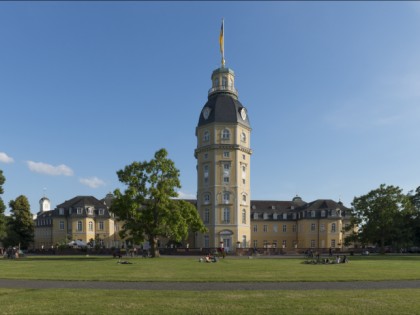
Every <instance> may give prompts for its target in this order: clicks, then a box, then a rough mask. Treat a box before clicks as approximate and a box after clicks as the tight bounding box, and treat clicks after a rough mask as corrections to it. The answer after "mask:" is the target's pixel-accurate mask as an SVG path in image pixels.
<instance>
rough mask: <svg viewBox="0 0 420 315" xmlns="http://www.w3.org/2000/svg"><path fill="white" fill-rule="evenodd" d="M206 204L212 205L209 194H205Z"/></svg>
mask: <svg viewBox="0 0 420 315" xmlns="http://www.w3.org/2000/svg"><path fill="white" fill-rule="evenodd" d="M204 203H206V204H207V203H210V195H209V194H204Z"/></svg>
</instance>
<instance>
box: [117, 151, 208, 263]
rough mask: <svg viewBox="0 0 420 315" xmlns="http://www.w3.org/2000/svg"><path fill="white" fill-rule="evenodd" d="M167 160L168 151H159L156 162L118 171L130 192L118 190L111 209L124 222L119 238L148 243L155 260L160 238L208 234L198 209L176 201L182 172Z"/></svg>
mask: <svg viewBox="0 0 420 315" xmlns="http://www.w3.org/2000/svg"><path fill="white" fill-rule="evenodd" d="M167 156H168V153H167V151H166V150H165V149H160V150H159V151H157V152H156V153H155V155H154V159H152V160H150V161H144V162H133V163H132V164H130V165H127V166H126V167H125V168H124V169H122V170H119V171H118V172H117V175H118V179H119V181H120V182H122V183H123V184H125V185H126V186H127V189H126V190H125V191H124V193H122V192H121V191H120V190H119V189H116V190H115V191H114V195H115V199H114V200H113V202H112V205H111V212H113V213H114V214H115V215H116V216H117V218H118V219H119V220H120V221H122V222H123V226H122V230H121V232H120V235H121V236H122V237H130V238H132V239H133V241H134V242H142V241H144V240H148V241H149V244H150V246H151V253H152V257H156V256H159V249H158V240H159V238H165V239H169V240H173V241H177V242H179V241H182V240H184V239H186V238H187V236H188V233H189V232H190V231H191V232H196V231H202V232H204V231H205V227H204V225H203V222H202V221H201V219H200V217H199V215H198V212H197V209H196V208H195V206H194V205H193V204H191V203H189V202H187V201H184V200H178V199H174V198H176V197H178V193H177V191H176V190H177V189H179V188H181V184H180V180H179V170H178V169H177V168H176V167H175V164H174V162H173V161H172V160H170V159H169V158H168V157H167Z"/></svg>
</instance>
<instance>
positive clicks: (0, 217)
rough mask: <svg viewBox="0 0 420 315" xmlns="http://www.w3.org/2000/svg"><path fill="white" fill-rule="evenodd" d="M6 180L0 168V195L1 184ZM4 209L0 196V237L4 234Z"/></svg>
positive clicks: (1, 192)
mask: <svg viewBox="0 0 420 315" xmlns="http://www.w3.org/2000/svg"><path fill="white" fill-rule="evenodd" d="M5 182H6V178H5V177H4V175H3V171H2V170H0V195H2V194H3V193H4V190H3V185H4V183H5ZM5 210H6V206H5V205H4V202H3V199H2V198H1V196H0V239H3V238H4V236H5V235H6V224H5V222H6V218H5V215H4V211H5Z"/></svg>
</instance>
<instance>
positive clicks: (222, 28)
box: [219, 20, 225, 56]
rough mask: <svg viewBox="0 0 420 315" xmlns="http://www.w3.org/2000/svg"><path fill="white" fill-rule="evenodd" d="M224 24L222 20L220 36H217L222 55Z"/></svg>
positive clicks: (223, 48)
mask: <svg viewBox="0 0 420 315" xmlns="http://www.w3.org/2000/svg"><path fill="white" fill-rule="evenodd" d="M224 24H225V23H224V21H223V20H222V27H221V29H220V36H219V44H220V52H221V53H222V56H224V50H225V39H224Z"/></svg>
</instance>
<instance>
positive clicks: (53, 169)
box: [26, 161, 74, 176]
mask: <svg viewBox="0 0 420 315" xmlns="http://www.w3.org/2000/svg"><path fill="white" fill-rule="evenodd" d="M26 163H27V164H28V167H29V170H31V171H32V172H35V173H40V174H46V175H52V176H61V175H64V176H73V174H74V172H73V170H72V169H71V168H70V167H68V166H67V165H64V164H60V165H58V166H53V165H50V164H47V163H42V162H33V161H27V162H26Z"/></svg>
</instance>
